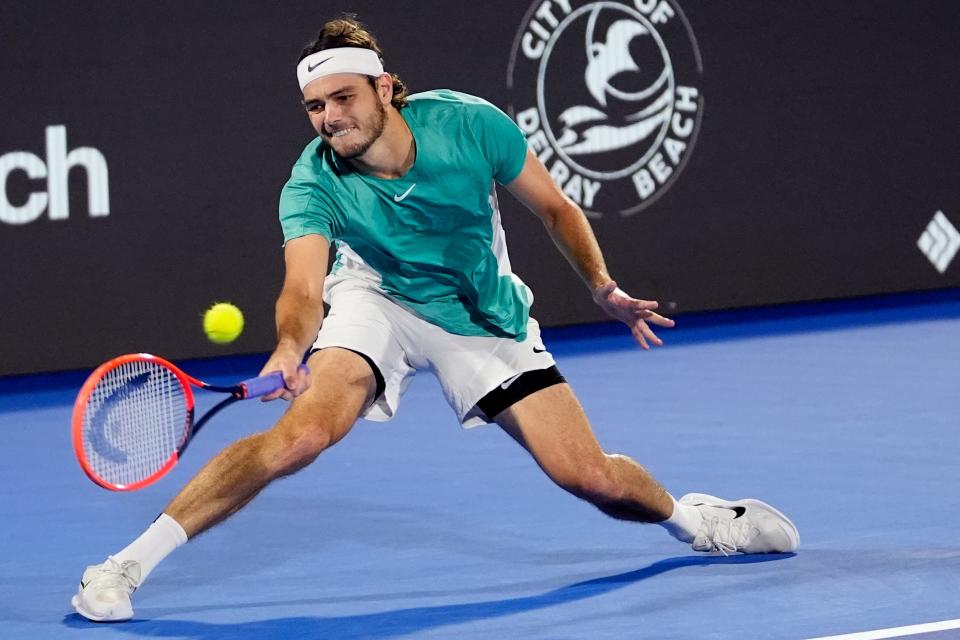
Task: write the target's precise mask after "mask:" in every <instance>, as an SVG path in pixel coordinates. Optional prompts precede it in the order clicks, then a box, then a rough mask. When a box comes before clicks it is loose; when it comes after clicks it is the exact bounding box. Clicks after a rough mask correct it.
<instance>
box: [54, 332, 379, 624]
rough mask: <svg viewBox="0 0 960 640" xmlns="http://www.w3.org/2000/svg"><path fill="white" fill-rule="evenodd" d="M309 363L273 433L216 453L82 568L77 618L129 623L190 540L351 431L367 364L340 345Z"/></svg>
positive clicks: (369, 392)
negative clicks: (140, 599)
mask: <svg viewBox="0 0 960 640" xmlns="http://www.w3.org/2000/svg"><path fill="white" fill-rule="evenodd" d="M309 365H310V368H311V375H312V377H313V380H312V383H311V386H310V389H308V390H307V391H306V393H304V394H303V395H302V396H300V397H298V398H297V399H296V400H294V401H293V402H292V403H291V405H290V408H289V409H288V410H287V411H286V413H284V415H283V416H282V417H281V419H280V420H279V421H278V422H277V424H276V425H275V426H274V427H273V428H271V429H270V430H268V431H265V432H263V433H259V434H255V435H253V436H250V437H248V438H243V439H242V440H239V441H237V442H235V443H234V444H232V445H230V446H229V447H227V448H226V449H224V450H223V451H221V452H220V453H219V454H218V455H217V456H215V457H214V458H213V459H212V460H211V461H210V462H208V463H207V465H206V466H205V467H204V468H203V469H202V470H201V471H200V472H199V473H198V474H197V475H196V476H195V477H194V478H193V479H192V480H191V481H190V482H189V483H188V484H187V486H186V487H184V489H183V490H182V491H181V492H180V493H179V494H178V495H177V497H176V498H174V499H173V501H172V502H171V503H170V505H169V506H168V507H167V508H166V509H165V510H164V513H163V514H162V515H161V516H160V517H159V518H158V519H157V520H156V521H155V522H154V523H153V524H152V525H151V526H150V528H149V529H147V531H146V532H145V533H144V534H143V535H142V536H140V537H139V538H138V539H137V540H135V541H134V542H133V543H132V544H131V545H129V546H128V547H126V548H125V549H123V550H122V551H120V552H119V553H118V554H117V555H116V556H110V557H108V558H107V560H106V561H105V562H104V563H102V564H99V565H93V566H90V567H87V570H86V571H85V572H84V574H83V577H82V578H81V580H80V587H79V589H78V591H77V594H76V595H75V596H74V597H73V600H72V604H73V607H74V609H75V610H76V611H77V612H78V613H80V614H81V615H83V616H84V617H86V618H88V619H90V620H94V621H98V622H101V621H104V622H106V621H109V622H117V621H122V620H129V619H130V618H132V617H133V606H132V604H131V601H130V596H131V594H132V593H133V592H134V591H135V590H136V589H137V587H139V586H140V584H141V583H142V582H143V580H145V579H146V577H147V575H148V574H149V573H150V571H152V569H153V567H155V566H156V564H157V563H158V562H159V561H160V560H162V559H163V557H165V556H166V555H167V554H168V553H170V552H171V551H172V550H173V549H174V548H176V547H177V546H179V545H180V544H183V543H184V542H185V541H186V539H187V536H188V535H189V536H190V537H193V536H196V535H197V534H199V533H201V532H202V531H204V530H206V529H208V528H210V527H211V526H213V525H215V524H216V523H218V522H220V521H221V520H223V519H225V518H226V517H228V516H229V515H231V514H232V513H234V512H236V511H238V510H239V509H241V508H242V507H243V506H244V505H246V504H247V503H248V502H249V501H250V500H252V499H253V498H254V497H255V496H256V495H257V493H259V492H260V490H261V489H263V488H264V487H265V486H266V485H267V484H269V483H270V481H272V480H273V479H275V478H277V477H279V476H283V475H287V474H290V473H293V472H295V471H297V470H298V469H301V468H303V467H304V466H306V465H307V464H309V463H310V462H312V461H313V460H314V459H316V457H317V456H318V455H319V454H320V453H321V452H322V451H323V450H324V449H326V448H327V447H330V446H331V445H333V444H335V443H336V442H338V441H339V440H341V439H342V438H343V437H344V436H345V435H346V434H347V433H348V432H349V431H350V428H351V427H352V426H353V424H354V423H355V422H356V420H357V418H358V417H359V416H360V415H361V413H362V412H363V410H364V408H365V407H366V406H367V405H368V404H369V403H370V402H371V401H372V400H373V399H374V398H373V396H374V393H375V389H376V380H375V376H374V374H373V371H372V370H371V368H370V365H368V364H367V362H366V360H364V358H362V357H361V356H358V355H357V354H355V353H353V352H351V351H347V350H344V349H338V348H330V349H325V350H322V351H319V352H317V353H315V354H314V355H313V356H311V358H310V360H309Z"/></svg>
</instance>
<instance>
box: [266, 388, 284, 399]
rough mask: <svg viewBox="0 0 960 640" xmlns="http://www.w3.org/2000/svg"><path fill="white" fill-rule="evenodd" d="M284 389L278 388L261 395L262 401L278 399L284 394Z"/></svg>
mask: <svg viewBox="0 0 960 640" xmlns="http://www.w3.org/2000/svg"><path fill="white" fill-rule="evenodd" d="M284 391H285V389H277V390H276V391H273V392H271V393H268V394H267V395H265V396H260V402H270V401H271V400H276V399H277V398H279V397H280V396H281V395H282V394H283V392H284Z"/></svg>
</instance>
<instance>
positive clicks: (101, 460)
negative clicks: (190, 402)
mask: <svg viewBox="0 0 960 640" xmlns="http://www.w3.org/2000/svg"><path fill="white" fill-rule="evenodd" d="M188 418H189V416H188V409H187V398H186V393H185V391H184V389H183V385H182V384H181V382H180V380H179V379H178V378H177V376H176V375H175V374H174V373H173V372H172V371H170V370H169V369H167V368H166V367H164V366H162V365H160V364H157V363H155V362H150V361H131V362H125V363H123V364H121V365H119V366H117V367H115V368H113V369H111V370H109V371H107V372H106V373H105V374H104V375H103V377H102V378H101V379H100V380H99V381H98V382H97V384H96V386H95V387H94V389H93V391H92V392H91V394H90V398H89V400H88V401H87V408H86V411H85V412H84V415H83V431H82V439H83V448H84V452H85V454H86V458H87V462H88V464H89V465H90V467H91V468H92V469H93V471H94V472H95V473H96V474H97V475H99V476H100V477H101V478H102V479H104V480H106V481H107V482H109V483H110V484H113V485H116V486H127V485H131V484H134V483H136V482H139V481H142V480H144V479H146V478H149V477H150V476H151V475H153V474H154V473H156V472H157V471H159V470H160V469H161V468H162V467H163V466H164V464H166V463H167V461H168V460H170V457H171V456H172V455H173V454H174V453H175V452H176V451H177V448H178V447H179V446H180V445H181V443H182V442H183V439H184V437H185V436H186V429H187V424H188Z"/></svg>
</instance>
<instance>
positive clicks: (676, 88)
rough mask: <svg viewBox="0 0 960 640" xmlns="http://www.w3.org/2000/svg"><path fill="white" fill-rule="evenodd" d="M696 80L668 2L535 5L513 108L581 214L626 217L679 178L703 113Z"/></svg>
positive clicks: (696, 59)
mask: <svg viewBox="0 0 960 640" xmlns="http://www.w3.org/2000/svg"><path fill="white" fill-rule="evenodd" d="M702 72H703V65H702V62H701V59H700V50H699V48H698V46H697V41H696V39H695V38H694V35H693V30H692V29H691V28H690V24H689V22H687V19H686V16H684V14H683V11H682V10H681V9H680V6H679V5H678V4H677V3H676V2H674V1H673V0H633V1H632V2H617V1H613V0H601V1H596V0H595V1H593V2H589V1H581V2H577V0H547V1H546V2H544V0H534V2H533V4H532V5H531V7H530V9H529V10H528V11H527V14H526V15H525V16H524V18H523V21H522V22H521V24H520V28H519V31H518V32H517V37H516V39H515V40H514V44H513V49H512V51H511V52H510V65H509V68H508V70H507V87H508V89H509V92H510V106H509V111H510V115H511V116H512V117H513V118H514V120H515V121H516V122H517V124H518V125H519V126H520V128H521V129H523V131H524V133H525V134H526V135H527V145H528V146H529V147H530V149H531V150H532V151H533V152H534V153H535V154H536V155H537V156H538V157H539V158H540V160H541V161H542V162H543V163H544V164H545V165H546V167H547V169H548V170H549V171H550V175H551V176H552V177H553V179H554V180H555V181H556V182H557V184H559V185H560V186H561V188H562V189H563V191H564V193H566V194H567V195H568V196H570V198H571V199H572V200H574V201H575V202H577V203H578V204H579V205H581V206H582V207H583V209H584V210H585V211H586V212H587V213H588V215H590V216H592V217H600V216H602V215H609V214H620V215H623V216H629V215H633V214H635V213H638V212H640V211H642V210H643V209H644V208H646V207H648V206H649V205H650V204H652V203H653V202H654V201H655V200H656V199H657V198H658V197H659V196H660V195H661V194H662V193H663V192H665V191H666V190H667V189H668V188H669V187H670V185H671V184H673V182H674V181H675V180H676V179H677V177H678V176H679V175H680V173H681V171H682V170H683V167H684V165H685V164H686V161H687V159H688V157H689V156H690V153H691V152H692V150H693V146H694V143H695V142H696V138H697V132H698V130H699V125H700V118H701V116H702V114H703V95H702V93H701V92H700V90H699V88H698V85H699V81H700V77H701V75H702Z"/></svg>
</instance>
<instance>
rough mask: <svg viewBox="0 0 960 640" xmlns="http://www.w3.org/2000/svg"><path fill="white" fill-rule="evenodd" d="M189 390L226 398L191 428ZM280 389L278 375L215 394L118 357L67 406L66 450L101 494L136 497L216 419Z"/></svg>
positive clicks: (180, 375)
mask: <svg viewBox="0 0 960 640" xmlns="http://www.w3.org/2000/svg"><path fill="white" fill-rule="evenodd" d="M302 368H305V367H302ZM191 385H193V386H196V387H200V388H201V389H206V390H208V391H219V392H221V393H228V394H230V397H228V398H226V399H225V400H223V401H221V402H220V403H218V404H217V405H215V406H214V407H212V408H211V409H210V410H209V411H207V413H206V414H204V416H203V417H202V418H200V420H198V421H197V422H196V423H194V421H193V409H194V403H193V391H192V389H191V388H190V386H191ZM283 386H284V382H283V374H281V373H280V372H279V371H274V372H273V373H269V374H267V375H265V376H260V377H259V378H251V379H249V380H244V381H243V382H240V383H237V384H235V385H231V386H227V387H218V386H214V385H211V384H207V383H206V382H203V381H201V380H197V379H196V378H193V377H191V376H188V375H187V374H185V373H184V372H183V371H181V370H180V369H178V368H177V367H176V366H174V365H173V364H171V363H170V362H168V361H167V360H164V359H163V358H158V357H157V356H152V355H150V354H148V353H131V354H128V355H124V356H119V357H117V358H114V359H113V360H110V361H109V362H105V363H103V364H102V365H100V366H99V367H97V369H96V370H95V371H94V372H93V373H92V374H90V377H89V378H87V381H86V382H85V383H84V384H83V387H81V389H80V393H79V394H78V395H77V400H76V402H75V403H74V405H73V448H74V451H75V452H76V454H77V460H79V461H80V466H81V467H82V468H83V471H84V473H86V474H87V476H88V477H89V478H90V479H91V480H93V481H94V482H96V483H97V484H98V485H100V486H101V487H104V488H106V489H111V490H113V491H133V490H135V489H142V488H143V487H146V486H147V485H150V484H153V483H154V482H156V481H157V480H159V479H160V478H162V477H163V476H165V475H166V474H167V473H168V472H169V471H170V470H171V469H172V468H173V467H174V465H176V464H177V461H178V460H179V459H180V457H181V456H182V455H183V452H184V451H185V450H186V448H187V445H188V444H189V443H190V440H191V439H192V438H193V437H194V436H196V435H197V432H199V431H200V429H201V427H203V425H204V424H206V422H207V421H208V420H209V419H210V418H211V417H213V415H214V414H216V413H217V412H218V411H220V410H221V409H223V408H224V407H226V406H228V405H230V404H232V403H234V402H236V401H237V400H243V399H246V398H255V397H258V396H264V395H267V394H269V393H272V392H274V391H276V390H277V389H281V388H283Z"/></svg>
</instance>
